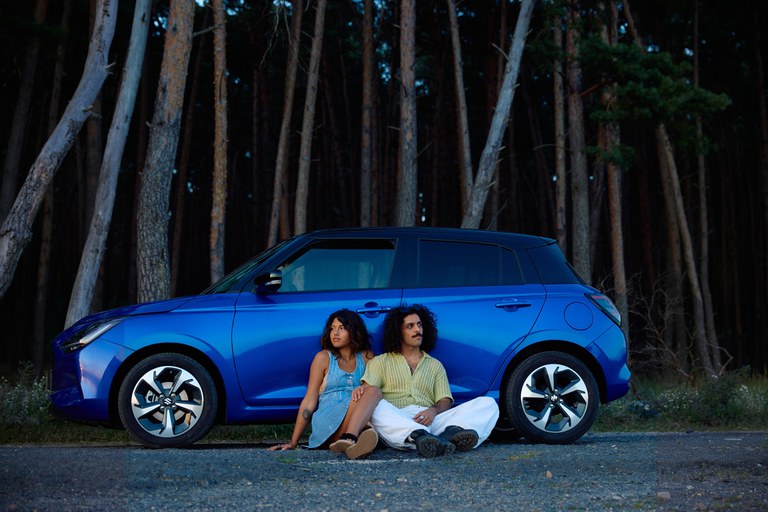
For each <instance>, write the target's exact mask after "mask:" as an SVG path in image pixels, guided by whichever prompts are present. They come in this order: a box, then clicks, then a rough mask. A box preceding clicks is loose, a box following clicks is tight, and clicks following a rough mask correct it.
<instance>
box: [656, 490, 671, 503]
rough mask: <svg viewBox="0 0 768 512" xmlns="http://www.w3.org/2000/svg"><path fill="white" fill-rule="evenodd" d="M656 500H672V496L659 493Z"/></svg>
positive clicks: (663, 492)
mask: <svg viewBox="0 0 768 512" xmlns="http://www.w3.org/2000/svg"><path fill="white" fill-rule="evenodd" d="M656 499H657V500H659V501H668V500H670V499H672V495H671V494H670V493H669V492H667V491H659V492H657V493H656Z"/></svg>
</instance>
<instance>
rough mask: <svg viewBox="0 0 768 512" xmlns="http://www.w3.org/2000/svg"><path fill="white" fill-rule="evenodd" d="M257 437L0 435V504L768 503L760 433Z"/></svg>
mask: <svg viewBox="0 0 768 512" xmlns="http://www.w3.org/2000/svg"><path fill="white" fill-rule="evenodd" d="M265 447H266V445H262V444H222V443H217V444H214V443H211V444H199V445H196V446H195V447H193V448H190V449H184V450H148V449H143V448H141V447H138V446H135V445H125V446H0V468H1V469H0V511H1V510H20V511H21V510H24V511H26V510H56V511H68V510H79V511H85V510H131V511H133V510H195V511H197V510H200V511H203V510H292V511H296V510H329V511H344V510H368V511H389V512H394V511H403V510H413V509H421V510H440V511H453V510H456V511H464V510H466V511H469V510H472V511H478V510H481V511H482V510H505V511H507V510H526V511H536V510H541V511H550V510H551V511H560V510H600V511H603V510H617V511H624V510H660V511H666V510H685V511H690V510H718V511H720V510H739V511H765V510H768V432H753V433H744V432H738V433H736V432H727V433H723V432H718V433H697V432H694V433H679V434H678V433H663V434H656V433H598V434H588V435H586V436H584V437H583V438H582V439H581V440H580V441H579V442H577V443H575V444H572V445H567V446H549V445H538V444H529V443H526V442H522V441H521V442H513V443H491V442H487V443H486V444H484V445H483V446H481V447H480V448H478V449H477V450H473V451H471V452H467V453H460V454H454V455H451V456H447V457H440V458H436V459H429V460H428V459H424V458H421V457H419V456H418V455H416V454H415V453H412V452H397V451H394V450H391V449H381V448H380V449H378V450H376V451H375V452H374V453H373V454H371V456H369V457H368V458H366V459H364V460H359V461H348V460H346V459H345V458H343V456H339V455H337V454H335V453H332V452H329V451H316V450H296V451H288V452H268V451H266V450H265V449H264V448H265Z"/></svg>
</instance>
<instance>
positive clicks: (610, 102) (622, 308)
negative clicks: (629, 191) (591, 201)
mask: <svg viewBox="0 0 768 512" xmlns="http://www.w3.org/2000/svg"><path fill="white" fill-rule="evenodd" d="M601 4H602V2H601ZM601 8H602V9H603V10H604V9H605V6H604V5H601ZM607 19H608V20H610V24H609V25H608V26H606V27H604V29H603V30H602V38H603V41H604V42H605V43H607V44H609V45H611V46H616V45H617V44H618V36H617V32H616V30H617V26H618V12H617V10H616V1H615V0H611V1H610V17H608V18H607ZM601 103H602V105H603V108H604V109H606V110H609V111H610V110H612V109H613V106H614V105H615V104H616V93H615V86H613V85H611V86H609V87H608V88H607V89H605V90H604V92H603V94H602V95H601ZM619 130H620V129H619V125H618V123H615V122H608V123H606V125H605V135H606V141H605V142H606V148H605V149H606V153H607V154H608V155H611V154H613V153H614V152H616V151H617V150H618V147H619V145H620V143H621V134H620V131H619ZM621 173H622V169H621V167H620V166H619V165H617V164H616V163H615V162H614V160H613V159H612V158H609V159H608V160H607V161H606V164H605V174H606V181H607V185H608V211H609V212H610V215H609V217H610V219H609V220H610V228H611V262H612V269H613V288H614V300H615V301H616V307H617V308H618V310H619V313H621V318H622V323H621V329H622V330H623V331H624V337H625V338H626V340H627V352H628V353H630V348H631V346H630V337H629V306H628V301H627V276H626V270H625V267H624V227H623V223H622V217H623V213H622V206H621V205H622V201H621Z"/></svg>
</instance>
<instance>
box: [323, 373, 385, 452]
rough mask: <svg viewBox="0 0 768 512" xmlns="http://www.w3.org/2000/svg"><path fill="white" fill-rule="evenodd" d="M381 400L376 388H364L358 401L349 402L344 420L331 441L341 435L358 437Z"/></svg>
mask: <svg viewBox="0 0 768 512" xmlns="http://www.w3.org/2000/svg"><path fill="white" fill-rule="evenodd" d="M379 400H381V390H380V389H379V388H377V387H376V386H368V387H367V388H365V392H364V393H363V396H361V397H360V399H359V400H358V401H354V400H352V401H351V402H349V407H348V408H347V414H346V416H344V420H343V421H342V422H341V426H340V427H339V429H338V430H337V431H336V433H335V434H334V435H333V436H332V439H337V438H338V437H339V436H340V435H341V434H345V433H349V434H353V435H355V436H359V435H360V432H362V431H363V429H364V428H365V426H366V425H367V424H368V422H369V421H370V420H371V416H372V415H373V410H374V409H376V406H377V405H378V403H379Z"/></svg>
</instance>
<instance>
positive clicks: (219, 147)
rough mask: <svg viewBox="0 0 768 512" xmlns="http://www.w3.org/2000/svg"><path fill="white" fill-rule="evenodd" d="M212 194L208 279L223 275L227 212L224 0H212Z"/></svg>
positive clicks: (225, 30) (217, 278)
mask: <svg viewBox="0 0 768 512" xmlns="http://www.w3.org/2000/svg"><path fill="white" fill-rule="evenodd" d="M212 6H213V22H214V25H215V27H216V29H215V30H214V32H213V60H214V71H213V101H214V113H215V114H214V115H215V123H214V124H215V126H214V137H213V186H212V189H213V198H212V202H211V236H210V246H209V247H210V265H211V283H215V282H217V281H219V280H220V279H221V278H223V277H224V241H225V226H226V213H227V169H228V166H227V148H228V143H227V131H228V129H227V113H228V109H227V86H228V80H227V18H226V15H225V13H224V0H213V3H212Z"/></svg>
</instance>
